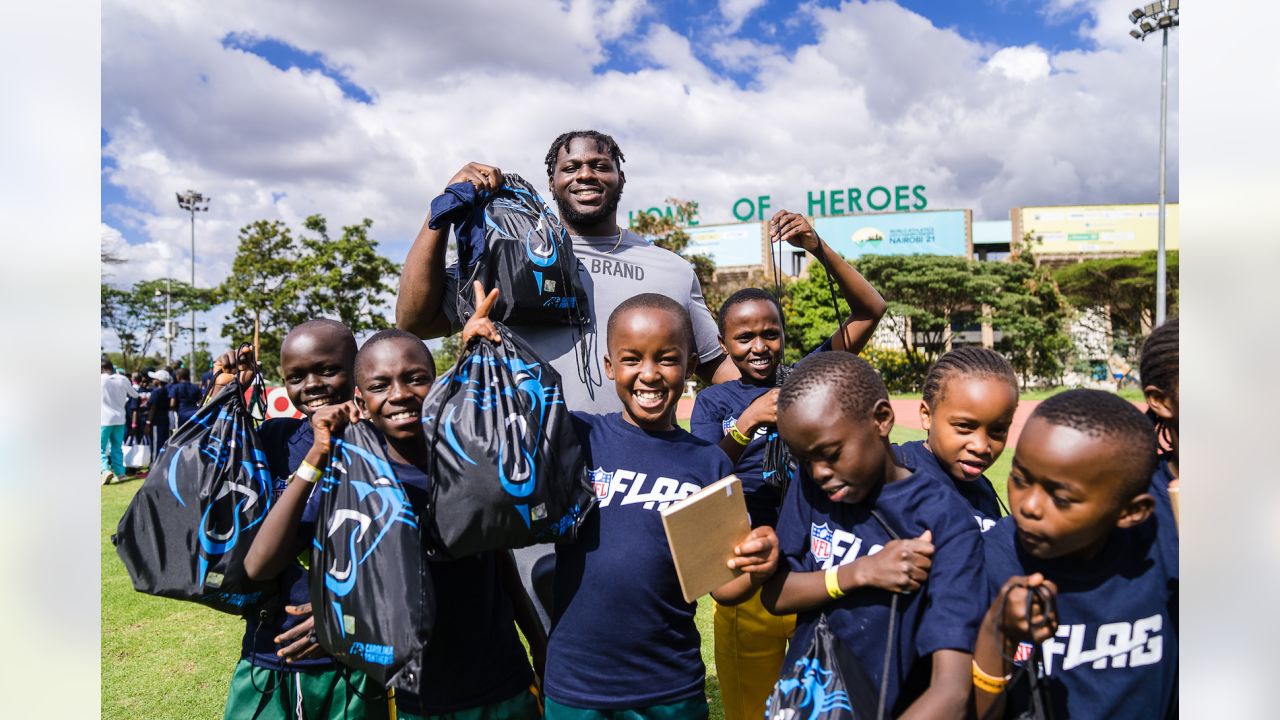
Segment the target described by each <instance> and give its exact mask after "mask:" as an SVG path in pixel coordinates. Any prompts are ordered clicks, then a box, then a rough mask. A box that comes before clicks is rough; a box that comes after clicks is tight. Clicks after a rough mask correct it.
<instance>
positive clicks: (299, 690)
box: [215, 320, 386, 720]
mask: <svg viewBox="0 0 1280 720" xmlns="http://www.w3.org/2000/svg"><path fill="white" fill-rule="evenodd" d="M355 351H356V348H355V337H354V336H352V334H351V331H350V330H348V329H347V328H346V326H345V325H343V324H342V323H339V322H336V321H333V320H312V321H309V322H305V323H302V324H300V325H298V326H297V327H295V328H293V329H292V330H291V331H290V332H289V334H288V335H286V336H285V339H284V341H283V343H282V344H281V346H280V365H281V368H280V369H281V374H282V375H283V377H284V386H285V392H286V393H288V395H289V400H290V401H291V402H292V403H293V404H294V407H297V408H298V409H299V410H301V411H302V413H303V414H304V415H305V416H306V419H301V420H299V419H295V418H276V419H272V420H267V421H266V422H264V423H263V424H262V425H261V426H260V427H259V429H258V436H259V438H260V439H261V440H262V444H263V450H264V452H265V453H266V455H267V464H268V467H269V468H270V469H271V475H272V477H273V478H275V481H276V494H277V496H280V495H283V493H284V490H285V488H286V483H287V481H288V479H289V478H291V477H293V476H294V474H295V473H296V472H298V470H299V468H300V467H302V466H303V465H304V463H305V459H306V457H307V453H308V452H309V451H310V449H311V447H312V445H313V443H314V441H315V434H314V432H313V428H312V424H311V421H310V419H311V418H312V417H313V416H314V415H315V414H316V412H317V411H319V410H321V409H322V408H325V407H331V406H337V405H341V404H342V403H345V402H348V401H350V400H351V397H352V394H353V392H354V390H355V380H354V364H355ZM218 365H219V367H220V368H221V369H222V370H223V373H224V374H222V375H220V376H219V377H218V378H217V380H219V381H222V382H220V383H218V384H219V385H221V384H225V382H229V381H230V379H231V374H230V373H232V372H234V371H235V369H236V368H237V367H238V368H239V370H240V371H241V377H242V380H245V381H247V380H249V379H251V378H252V374H251V370H252V367H253V365H252V350H251V349H250V348H249V346H248V345H245V346H242V347H241V349H240V352H239V357H236V356H235V354H233V353H227V354H226V355H224V356H223V357H221V358H219V360H218ZM246 371H250V372H246ZM215 392H216V390H215ZM309 541H310V535H309V534H307V532H306V531H305V530H303V531H300V532H298V533H297V535H296V536H295V537H294V539H293V542H291V543H290V550H291V553H290V554H287V555H286V556H285V557H283V558H282V559H281V562H279V563H277V564H275V565H274V566H273V567H272V568H270V569H269V570H266V569H263V568H253V569H252V572H253V573H254V575H255V576H256V577H258V578H264V579H267V578H269V579H274V580H275V582H276V585H277V587H278V588H279V591H280V593H281V595H282V599H283V602H284V607H283V608H278V609H274V610H267V611H265V612H264V613H263V614H262V615H261V616H260V617H256V618H248V619H246V624H245V632H244V638H243V640H242V642H241V650H240V661H239V663H238V664H237V665H236V669H235V672H234V674H233V675H232V678H231V685H230V688H229V691H228V695H227V705H226V710H225V713H224V717H225V719H226V720H232V718H236V719H239V718H252V719H253V720H267V719H271V720H276V719H277V718H279V719H281V720H289V719H291V718H293V717H294V716H295V715H298V714H299V712H301V716H305V717H308V718H384V717H386V709H385V703H379V702H374V701H369V702H366V701H365V699H364V697H362V696H365V695H369V696H371V697H377V696H378V695H379V690H378V688H376V687H372V686H370V685H369V684H368V683H367V679H366V678H365V676H364V674H363V673H360V672H355V671H348V670H346V669H345V668H342V667H340V666H339V665H338V663H337V662H335V661H334V660H333V659H332V658H330V657H327V656H325V655H324V654H323V652H322V651H321V649H320V646H319V645H318V644H316V642H315V635H314V634H313V633H312V632H311V631H312V628H313V627H314V624H315V623H314V619H313V618H312V616H311V598H310V595H311V593H310V588H309V581H308V577H307V570H306V568H304V567H303V566H302V564H301V563H300V562H299V561H298V560H297V556H298V554H299V552H300V551H301V549H302V548H303V547H304V546H305V545H306V544H307V543H309ZM245 565H246V570H247V571H249V570H250V563H249V561H248V560H246V564H245Z"/></svg>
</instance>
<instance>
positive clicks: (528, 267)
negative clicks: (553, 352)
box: [429, 173, 589, 325]
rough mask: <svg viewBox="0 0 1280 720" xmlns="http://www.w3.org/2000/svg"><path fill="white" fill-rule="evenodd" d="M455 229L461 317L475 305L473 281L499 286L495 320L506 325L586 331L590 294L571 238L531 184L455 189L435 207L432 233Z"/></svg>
mask: <svg viewBox="0 0 1280 720" xmlns="http://www.w3.org/2000/svg"><path fill="white" fill-rule="evenodd" d="M445 223H453V224H454V234H455V236H456V238H457V245H458V268H457V277H458V297H457V306H458V317H459V318H461V319H462V320H464V321H465V319H466V318H468V317H470V316H471V314H472V313H473V312H475V308H474V307H472V304H471V299H472V290H471V283H472V281H474V280H479V281H480V282H481V283H483V285H484V287H485V289H486V290H488V289H492V288H498V289H500V290H501V291H502V292H501V294H499V296H498V301H497V303H495V304H494V306H493V309H492V311H491V312H490V313H489V316H490V318H492V319H493V320H496V321H501V322H504V323H506V324H508V325H546V324H552V325H582V324H584V323H585V322H586V318H587V317H589V314H588V312H587V293H586V290H585V289H584V288H583V287H582V281H581V280H580V279H579V278H578V258H577V256H575V255H574V253H573V242H572V241H571V240H570V238H569V233H568V231H566V230H565V229H564V226H563V225H561V224H560V220H559V218H557V217H556V216H555V214H554V213H552V212H551V210H550V209H548V208H547V206H546V203H544V202H542V198H541V197H540V196H539V195H538V192H537V191H536V190H534V189H533V186H532V185H530V184H529V183H528V182H526V181H525V180H524V179H523V178H521V177H520V176H519V175H515V174H512V173H506V174H504V175H503V183H502V187H500V188H498V189H497V190H496V191H495V192H493V193H489V192H487V191H477V190H476V189H475V186H474V185H472V184H471V183H469V182H461V183H454V184H453V185H450V186H449V187H448V188H446V189H445V192H444V193H443V194H442V195H440V197H438V198H436V199H435V200H434V201H432V203H431V219H430V221H429V225H430V227H432V228H439V227H442V226H443V225H444V224H445Z"/></svg>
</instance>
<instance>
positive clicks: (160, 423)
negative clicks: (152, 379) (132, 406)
mask: <svg viewBox="0 0 1280 720" xmlns="http://www.w3.org/2000/svg"><path fill="white" fill-rule="evenodd" d="M169 398H170V395H169V386H168V385H157V386H156V387H155V388H153V389H152V390H151V397H150V398H148V400H147V402H148V404H149V406H150V407H152V408H155V411H154V412H155V414H154V415H151V416H150V418H149V419H150V420H151V429H152V430H154V431H156V432H157V433H158V434H159V435H160V442H162V443H163V442H164V441H166V440H168V439H169ZM150 412H151V411H150V410H148V413H150Z"/></svg>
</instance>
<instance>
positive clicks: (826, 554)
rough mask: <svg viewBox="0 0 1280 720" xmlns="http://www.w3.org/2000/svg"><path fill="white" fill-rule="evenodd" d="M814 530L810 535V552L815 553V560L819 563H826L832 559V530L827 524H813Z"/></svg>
mask: <svg viewBox="0 0 1280 720" xmlns="http://www.w3.org/2000/svg"><path fill="white" fill-rule="evenodd" d="M810 527H811V528H812V530H811V531H810V533H809V552H811V553H813V559H814V560H817V561H818V562H820V563H821V562H826V561H827V560H830V559H831V537H832V534H833V533H832V531H831V528H829V527H827V524H826V523H822V524H821V525H818V524H816V523H813V524H811V525H810Z"/></svg>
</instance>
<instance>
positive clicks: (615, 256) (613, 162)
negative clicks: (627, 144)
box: [396, 130, 725, 623]
mask: <svg viewBox="0 0 1280 720" xmlns="http://www.w3.org/2000/svg"><path fill="white" fill-rule="evenodd" d="M623 160H624V157H623V154H622V149H621V148H619V147H618V143H617V142H615V141H614V139H613V138H612V137H610V136H608V135H606V134H604V133H601V132H598V131H595V130H575V131H572V132H567V133H564V134H562V135H560V136H559V137H557V138H556V139H555V141H554V142H552V143H551V148H550V149H549V150H548V151H547V155H546V158H545V162H546V168H547V180H548V187H549V188H550V190H551V196H552V198H554V200H555V203H556V207H557V208H558V209H559V214H560V220H561V222H563V223H564V226H565V228H566V229H567V230H568V231H569V235H570V236H571V238H572V241H573V252H574V254H575V255H576V256H577V258H578V262H579V266H578V274H579V277H580V278H581V280H582V285H583V287H584V288H585V290H586V291H587V294H588V297H587V305H588V310H589V316H588V317H587V318H586V323H585V325H584V326H583V327H581V328H577V327H572V326H567V325H547V326H530V325H521V326H518V327H515V328H512V332H514V333H516V334H517V335H519V336H520V337H521V338H522V339H523V340H524V341H525V342H527V343H529V344H530V345H531V346H532V347H533V349H534V351H535V352H537V353H538V355H539V356H540V357H542V358H543V359H545V360H546V361H548V362H550V363H551V366H552V367H554V368H555V369H556V371H557V372H559V373H560V377H561V379H562V380H563V387H564V398H565V404H566V405H567V406H568V407H569V409H571V410H575V411H579V412H588V413H593V414H601V415H603V414H608V413H615V412H621V410H622V403H621V401H620V400H619V398H618V395H617V393H616V392H614V391H613V389H612V387H611V386H612V383H609V384H610V387H605V386H604V384H605V382H606V380H605V376H604V369H603V366H602V365H601V363H602V360H601V358H602V356H603V354H604V352H603V351H604V346H605V337H604V322H605V320H607V319H608V317H609V316H610V314H612V313H613V311H614V309H615V308H617V307H618V305H619V304H621V303H622V302H623V301H624V300H626V299H627V298H630V297H633V296H635V295H639V294H641V293H646V292H648V293H658V294H660V295H665V296H667V297H669V298H673V299H675V300H676V301H677V302H679V303H680V304H681V305H682V306H684V308H685V310H687V311H688V313H689V316H690V317H691V318H692V320H693V331H694V338H695V345H696V353H697V356H698V366H697V371H696V372H697V374H698V375H699V377H702V378H703V379H705V380H707V381H708V382H710V381H711V378H712V376H713V375H714V374H715V372H716V368H718V367H719V366H720V365H721V362H722V361H723V360H724V357H725V356H724V350H723V349H722V348H721V347H720V342H719V339H718V336H719V331H718V329H717V327H716V322H715V320H714V319H712V317H711V313H710V311H708V310H707V306H706V302H705V301H704V300H703V297H702V287H701V286H700V285H699V283H698V278H697V276H696V275H695V274H694V272H693V267H692V266H690V265H689V263H688V262H686V261H685V260H684V259H683V258H681V257H680V256H678V255H676V254H675V253H673V252H670V251H668V250H664V249H662V248H660V247H657V246H656V245H653V244H651V243H650V242H649V241H648V240H646V239H644V238H643V237H640V236H639V235H637V234H635V233H634V232H631V231H630V230H628V229H626V228H622V227H619V225H618V201H619V199H621V197H622V189H623V187H624V186H625V185H626V180H627V178H626V174H625V173H624V172H623V171H622V163H623ZM458 182H470V183H471V184H472V185H474V186H475V187H476V189H477V190H485V191H489V192H493V191H496V190H497V189H498V188H500V187H501V186H502V183H503V177H502V171H501V170H499V169H498V168H497V167H494V166H492V165H484V164H481V163H469V164H467V165H466V166H465V167H463V168H462V169H461V170H459V171H458V172H457V173H456V174H455V175H454V176H453V178H452V179H451V180H450V181H449V182H448V184H449V185H452V184H454V183H458ZM429 220H430V218H428V222H424V223H423V225H422V230H421V231H420V232H419V233H418V237H417V238H416V239H415V240H414V243H413V247H411V248H410V249H409V256H408V258H407V259H406V260H405V264H404V271H403V274H402V275H401V276H400V294H399V297H398V298H397V301H396V324H397V325H398V326H399V327H400V328H401V329H404V330H408V331H410V332H412V333H414V334H416V335H418V336H419V337H422V338H435V337H441V336H443V335H447V334H452V333H456V332H458V331H459V330H460V329H461V328H462V319H460V318H458V317H457V315H456V308H455V307H454V304H453V303H452V302H448V301H446V298H452V297H456V295H457V288H456V279H455V278H453V277H451V276H450V274H449V273H448V272H447V271H446V269H445V250H446V247H447V245H448V241H449V230H448V227H447V226H446V227H441V228H439V229H433V228H431V227H430V223H429ZM517 559H518V560H519V563H520V565H521V574H522V575H523V576H524V578H525V582H526V586H529V585H530V582H531V581H530V579H529V578H530V574H531V572H532V571H533V566H534V565H535V564H538V565H539V568H538V569H539V572H538V574H537V575H538V580H537V582H536V586H537V587H535V588H532V589H535V590H536V589H537V588H543V591H542V592H541V593H531V595H534V594H536V596H537V597H538V598H539V600H540V601H542V603H543V604H544V605H547V604H548V602H547V601H548V600H549V596H550V583H551V575H550V570H549V566H550V565H551V563H552V562H553V561H554V554H553V553H552V552H551V551H549V550H548V549H547V548H546V547H544V548H538V547H534V548H530V549H526V550H523V551H519V552H517ZM540 610H541V609H540ZM542 619H543V622H544V623H548V621H549V617H548V616H547V614H546V613H545V612H543V613H542Z"/></svg>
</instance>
